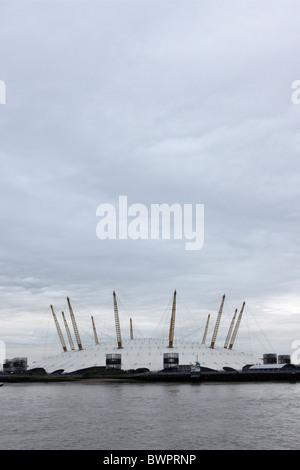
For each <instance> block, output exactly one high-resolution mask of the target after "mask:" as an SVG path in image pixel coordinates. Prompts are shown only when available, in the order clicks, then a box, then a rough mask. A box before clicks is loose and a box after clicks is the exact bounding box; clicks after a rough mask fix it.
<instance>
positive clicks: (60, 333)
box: [50, 305, 67, 352]
mask: <svg viewBox="0 0 300 470" xmlns="http://www.w3.org/2000/svg"><path fill="white" fill-rule="evenodd" d="M50 307H51V310H52V315H53V318H54V323H55V326H56V329H57V333H58V336H59V339H60V342H61V345H62V348H63V351H64V352H67V346H66V343H65V340H64V337H63V334H62V332H61V329H60V326H59V323H58V320H57V318H56V315H55V312H54V309H53V305H50Z"/></svg>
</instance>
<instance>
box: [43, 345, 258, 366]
mask: <svg viewBox="0 0 300 470" xmlns="http://www.w3.org/2000/svg"><path fill="white" fill-rule="evenodd" d="M122 346H123V347H122V348H121V349H119V348H118V347H117V344H116V342H105V343H101V344H98V345H94V346H89V347H86V348H85V349H83V350H81V351H69V352H62V353H60V354H58V355H56V356H52V357H48V358H46V359H43V360H40V361H38V363H35V364H34V367H42V368H44V369H45V370H46V372H47V373H52V372H54V371H56V370H61V369H63V371H64V372H65V373H68V372H74V371H76V370H81V369H87V368H89V367H96V366H98V367H99V366H106V355H107V354H121V368H122V369H123V370H129V369H138V368H147V369H149V370H151V371H158V370H162V369H163V355H164V353H178V355H179V365H180V366H182V365H190V364H194V363H195V362H196V361H197V360H198V361H199V362H200V364H201V366H202V367H208V368H210V369H214V370H222V369H223V367H232V368H234V369H238V370H239V369H242V367H243V366H244V365H246V364H257V363H258V362H260V361H259V359H258V358H256V357H254V356H252V355H248V354H244V353H240V352H237V351H235V350H229V349H224V348H217V347H216V348H210V347H209V346H206V345H203V344H201V342H199V341H186V340H176V341H174V347H173V348H169V347H168V342H167V341H166V340H165V339H152V338H146V339H133V340H126V341H123V343H122Z"/></svg>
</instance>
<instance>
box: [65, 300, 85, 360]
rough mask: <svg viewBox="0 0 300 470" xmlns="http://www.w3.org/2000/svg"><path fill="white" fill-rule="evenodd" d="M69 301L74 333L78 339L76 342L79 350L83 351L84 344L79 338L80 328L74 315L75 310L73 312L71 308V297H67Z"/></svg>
mask: <svg viewBox="0 0 300 470" xmlns="http://www.w3.org/2000/svg"><path fill="white" fill-rule="evenodd" d="M67 301H68V306H69V311H70V316H71V320H72V325H73V329H74V333H75V338H76V341H77V345H78V349H79V351H82V349H83V348H82V343H81V339H80V336H79V331H78V328H77V324H76V320H75V316H74V313H73V310H72V307H71V303H70V299H69V297H67Z"/></svg>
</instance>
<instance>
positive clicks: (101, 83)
mask: <svg viewBox="0 0 300 470" xmlns="http://www.w3.org/2000/svg"><path fill="white" fill-rule="evenodd" d="M299 20H300V4H299V3H297V2H289V1H281V2H276V1H273V2H267V1H266V2H264V1H260V2H253V1H250V2H247V1H246V2H245V1H243V2H242V1H240V2H237V1H222V2H221V1H220V2H217V1H207V2H206V1H200V0H198V1H186V0H181V1H160V2H159V1H154V0H153V1H152V0H148V1H146V0H145V1H143V0H142V1H129V0H123V1H113V2H109V1H75V0H74V1H71V0H70V1H59V2H55V1H51V2H50V1H33V2H30V1H22V2H21V1H20V2H15V1H12V0H10V1H7V2H5V1H1V2H0V80H2V81H3V82H4V83H5V85H6V104H0V123H1V124H0V133H1V134H0V162H1V173H0V195H1V198H0V201H1V206H0V207H1V210H0V216H1V234H0V237H1V243H0V250H1V251H0V261H1V271H0V284H1V285H0V288H1V303H0V339H2V341H4V342H5V344H6V347H7V350H8V351H9V354H10V355H13V354H14V355H20V354H25V355H27V352H23V351H24V350H23V348H24V347H25V345H32V346H37V345H39V344H40V343H42V344H44V342H45V340H44V336H45V335H50V336H51V335H52V333H53V334H54V335H55V341H56V342H57V343H58V338H57V335H56V332H55V326H54V322H53V320H52V319H51V314H50V304H53V305H54V307H55V310H56V313H57V315H58V316H60V314H61V311H62V310H64V309H67V303H66V297H67V296H69V297H70V299H71V302H72V306H73V310H74V312H75V314H76V318H77V322H78V326H79V329H80V331H81V332H82V335H84V334H85V333H84V331H89V334H90V335H91V334H92V332H91V327H90V324H89V319H90V315H94V318H95V321H96V325H97V330H98V335H99V338H101V340H104V339H105V338H107V337H108V336H109V329H110V328H111V330H112V331H113V327H114V325H113V303H112V291H113V290H114V289H115V290H116V293H117V296H118V299H119V302H120V304H119V313H120V319H121V323H122V329H123V330H124V331H125V333H124V334H127V330H128V328H127V325H129V323H128V318H129V317H130V316H132V317H133V321H134V325H135V328H136V330H135V331H136V332H137V333H136V334H137V335H138V334H140V335H143V336H147V335H148V334H154V332H155V331H156V330H155V329H156V328H157V327H158V326H159V325H160V324H161V322H164V321H165V322H166V324H167V322H168V321H169V314H170V312H171V306H170V302H171V299H172V294H173V291H174V289H177V310H178V318H177V321H178V323H177V324H176V327H177V329H176V334H177V336H178V337H179V336H180V334H181V332H180V325H181V324H182V325H185V324H187V323H188V322H189V321H190V320H191V319H192V320H193V321H194V320H195V322H198V325H199V330H197V328H198V327H195V329H194V332H196V334H197V335H198V338H199V339H202V334H203V329H204V325H205V322H206V318H207V314H208V313H211V315H212V324H211V328H213V324H214V321H215V318H216V314H217V311H218V308H219V305H220V302H221V299H222V295H223V294H224V293H225V294H226V300H225V305H224V319H223V322H222V325H223V330H222V329H221V331H220V333H219V337H218V340H219V341H218V340H217V345H223V341H224V339H223V338H224V337H225V334H226V332H227V328H228V324H229V322H230V319H231V316H232V315H233V312H234V309H235V308H240V306H241V305H242V302H243V301H244V300H245V301H246V309H245V316H244V319H243V321H242V326H241V330H240V332H239V334H238V337H237V342H236V348H237V349H239V348H242V350H245V349H247V347H248V346H249V347H250V348H252V349H253V348H254V349H256V348H260V347H261V348H262V352H277V353H287V354H291V353H292V352H293V350H292V343H293V342H294V341H296V340H300V295H299V266H300V264H299V261H300V260H299V228H300V221H299V215H300V212H299V200H300V197H299V196H300V184H299V183H300V181H299V170H300V163H299V150H300V104H299V105H297V104H294V103H293V102H292V100H291V96H292V92H293V90H292V83H293V81H295V80H299V79H300V67H299V39H300V33H299ZM120 195H126V196H127V198H128V204H129V205H130V204H133V203H139V204H144V205H145V206H146V207H149V208H150V205H151V204H154V203H166V204H169V205H171V204H173V203H178V204H180V205H182V206H183V204H193V205H195V204H204V207H205V219H204V227H205V230H204V236H205V241H204V246H203V248H202V249H201V250H198V251H188V250H185V248H184V241H181V240H173V239H170V240H151V239H149V240H118V239H116V240H99V239H98V238H97V236H96V226H97V223H98V221H99V218H98V217H97V216H96V210H97V207H98V205H100V204H104V203H111V204H113V205H115V206H116V207H117V204H118V198H119V196H120ZM66 312H67V310H66ZM59 318H60V317H59ZM164 318H166V320H162V319H164ZM255 328H256V329H255ZM247 329H248V330H247ZM182 331H185V330H184V327H183V328H182ZM259 335H260V336H261V338H263V339H262V341H263V340H264V339H266V341H267V342H266V343H264V344H260V343H259V340H258V336H259ZM84 338H85V342H86V343H87V342H88V341H90V342H92V338H90V339H88V335H87V336H86V337H85V336H84ZM256 341H257V343H256ZM83 342H84V341H83ZM272 348H273V349H272ZM271 349H272V350H271Z"/></svg>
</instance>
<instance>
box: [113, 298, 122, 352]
mask: <svg viewBox="0 0 300 470" xmlns="http://www.w3.org/2000/svg"><path fill="white" fill-rule="evenodd" d="M113 298H114V312H115V324H116V333H117V343H118V348H119V349H121V348H122V338H121V328H120V320H119V312H118V304H117V299H116V293H115V291H113Z"/></svg>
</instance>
